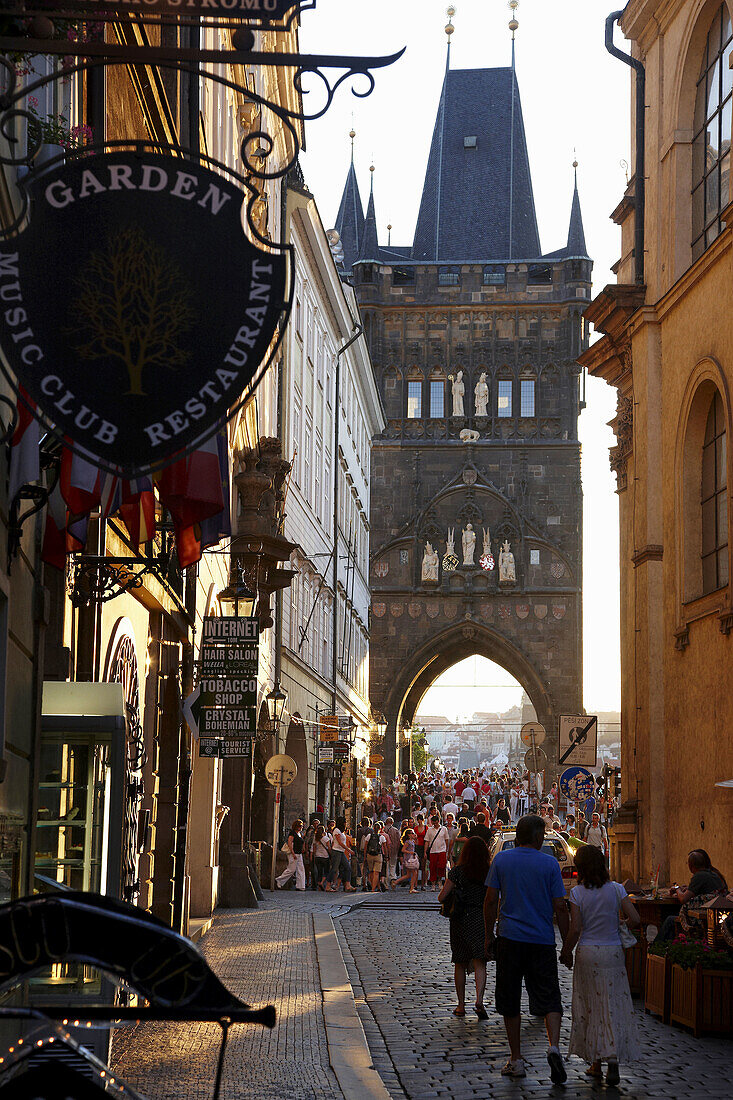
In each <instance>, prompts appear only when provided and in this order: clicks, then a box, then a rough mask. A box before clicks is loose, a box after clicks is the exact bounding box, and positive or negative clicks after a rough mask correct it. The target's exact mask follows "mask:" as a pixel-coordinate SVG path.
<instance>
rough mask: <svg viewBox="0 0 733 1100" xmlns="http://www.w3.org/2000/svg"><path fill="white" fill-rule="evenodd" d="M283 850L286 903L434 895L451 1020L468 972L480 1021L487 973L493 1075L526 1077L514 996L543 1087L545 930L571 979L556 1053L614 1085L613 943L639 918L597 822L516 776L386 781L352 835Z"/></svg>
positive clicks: (617, 1027)
mask: <svg viewBox="0 0 733 1100" xmlns="http://www.w3.org/2000/svg"><path fill="white" fill-rule="evenodd" d="M507 829H512V830H513V831H514V836H513V843H512V844H511V846H509V847H506V848H504V849H503V850H499V851H497V852H496V854H495V855H494V858H493V859H490V847H491V843H492V839H493V837H494V836H495V834H497V833H498V832H499V831H501V830H507ZM549 830H554V831H556V832H558V833H560V834H561V835H563V836H564V837H565V839H566V840H567V842H568V844H569V845H570V846H571V847H572V848H573V850H574V860H575V870H576V872H577V885H576V886H574V887H573V889H572V890H571V891H570V894H569V897H568V896H567V892H566V887H565V882H564V881H563V878H562V875H561V871H560V867H559V864H558V861H557V859H555V858H554V856H552V855H550V854H548V853H547V851H543V850H542V848H543V843H544V841H545V837H546V833H547V831H549ZM286 848H287V855H288V866H287V868H286V870H285V871H284V872H283V874H282V875H280V876H279V878H278V880H277V882H278V886H280V887H284V886H285V885H287V883H288V880H289V879H290V878H295V880H296V889H299V890H305V889H306V888H307V887H308V886H310V887H311V888H312V889H314V890H322V891H327V892H331V891H336V890H339V889H343V890H344V891H354V890H358V889H361V890H364V891H372V892H380V891H387V890H395V889H397V888H398V887H400V886H404V887H405V888H406V889H408V890H409V892H410V893H412V892H415V891H418V890H432V891H437V890H439V891H440V893H439V895H438V899H437V900H438V901H439V902H440V903H441V906H442V908H443V911H444V914H445V915H446V916H449V917H450V945H451V958H452V963H453V967H454V980H455V989H456V996H457V1004H456V1007H455V1009H454V1014H455V1015H456V1016H459V1017H464V1016H465V1015H466V983H467V975H468V973H469V971H470V972H471V973H472V974H473V976H474V981H475V994H476V995H475V1001H474V1004H473V1011H475V1013H476V1015H477V1016H478V1018H479V1019H481V1020H485V1019H487V1018H488V1013H487V1011H486V1008H485V1005H484V994H485V989H486V983H487V962H488V961H489V960H491V961H493V962H495V964H496V965H495V972H496V989H495V1003H496V1008H497V1011H498V1013H499V1014H500V1015H501V1016H503V1018H504V1025H505V1029H506V1034H507V1038H508V1043H509V1053H510V1057H509V1059H508V1061H507V1063H506V1065H505V1066H504V1068H503V1069H502V1074H503V1075H505V1076H507V1077H513V1078H521V1077H524V1076H525V1075H526V1066H525V1062H524V1058H523V1055H522V1048H521V1012H520V1004H521V995H522V986H523V985H524V987H525V988H526V991H527V994H528V997H529V1010H530V1013H531V1014H532V1015H535V1016H542V1017H544V1020H545V1026H546V1030H547V1037H548V1052H547V1061H548V1066H549V1074H550V1078H551V1080H552V1082H553V1083H556V1084H561V1083H563V1082H564V1081H565V1080H566V1078H567V1071H566V1068H565V1063H564V1059H563V1056H562V1054H561V1053H560V1049H559V1039H560V1025H561V1020H562V1013H563V1005H562V1000H561V994H560V985H559V978H558V955H557V949H556V938H555V924H556V925H557V928H558V930H559V933H560V937H561V940H562V949H561V951H560V955H559V962H560V964H562V965H565V966H566V967H568V968H569V969H572V970H573V993H572V1025H571V1032H570V1046H569V1052H570V1053H571V1054H576V1055H579V1056H580V1057H581V1058H583V1059H585V1061H586V1062H587V1063H588V1069H587V1071H586V1072H587V1073H588V1075H589V1076H590V1077H592V1078H599V1077H601V1076H602V1075H603V1064H604V1063H605V1064H606V1081H607V1083H608V1084H610V1085H615V1084H617V1083H618V1082H619V1079H620V1071H619V1065H620V1064H624V1063H628V1062H631V1061H634V1060H636V1059H637V1058H639V1057H640V1050H639V1042H638V1029H637V1026H636V1024H635V1022H634V1013H633V1006H632V1001H631V994H630V991H629V984H628V978H627V974H626V967H625V954H624V943H625V941H624V935H626V936H628V934H629V933H628V926H632V927H633V926H635V925H637V924H638V923H639V917H638V914H637V912H636V909H635V908H634V906H633V903H632V902H631V900H630V899H629V897H628V896H627V894H626V890H625V889H624V887H623V885H622V884H621V883H617V882H612V881H611V879H610V875H609V871H608V859H607V855H608V838H607V835H606V829H605V826H604V825H603V824H602V820H601V816H600V814H599V813H592V814H591V815H590V820H588V818H587V817H586V813H585V811H584V810H583V809H581V808H579V807H577V806H573V805H572V804H571V805H567V803H565V804H562V805H561V803H560V799H559V797H558V792H557V788H556V787H554V786H553V787H552V788H551V789H550V790H549V791H548V792H547V793H546V795H545V797H544V798H539V799H538V798H537V797H536V795H534V796H533V793H532V792H531V791H530V787H529V782H528V776H526V775H522V774H521V773H519V772H518V771H516V770H513V771H512V770H510V769H505V770H504V771H503V772H498V771H493V770H489V771H487V772H486V773H482V772H480V771H479V772H470V773H462V774H449V773H448V774H443V775H433V774H423V775H410V776H402V777H399V776H398V777H397V779H396V780H395V783H394V784H392V785H391V786H390V787H389V788H386V789H384V790H383V791H382V792H380V793H379V794H378V795H376V796H371V797H369V798H368V799H367V800H366V801H365V803H364V804H363V806H362V808H361V816H360V819H359V823H358V825H357V827H356V828H355V829H353V830H352V831H351V832H350V831H349V829H348V828H347V825H346V821H345V819H344V818H343V817H341V818H335V819H330V820H329V819H323V818H322V817H321V816H320V815H313V817H312V819H311V822H310V824H309V825H308V826H307V828H306V826H305V824H304V822H302V821H295V822H294V823H293V825H292V828H291V830H290V834H289V836H288V839H287V842H286ZM703 885H705V884H703Z"/></svg>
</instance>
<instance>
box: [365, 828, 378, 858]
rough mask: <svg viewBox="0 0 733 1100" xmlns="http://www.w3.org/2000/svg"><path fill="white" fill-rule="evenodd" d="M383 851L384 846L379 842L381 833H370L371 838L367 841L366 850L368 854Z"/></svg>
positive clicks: (376, 854) (374, 854)
mask: <svg viewBox="0 0 733 1100" xmlns="http://www.w3.org/2000/svg"><path fill="white" fill-rule="evenodd" d="M381 851H382V846H381V844H380V843H379V833H374V832H372V833H370V834H369V840H368V841H367V846H366V852H367V855H368V856H378V855H380V853H381Z"/></svg>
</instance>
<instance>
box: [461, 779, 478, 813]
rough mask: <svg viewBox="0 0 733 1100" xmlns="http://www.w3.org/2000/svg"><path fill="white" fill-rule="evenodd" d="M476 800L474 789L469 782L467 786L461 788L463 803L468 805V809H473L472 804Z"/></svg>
mask: <svg viewBox="0 0 733 1100" xmlns="http://www.w3.org/2000/svg"><path fill="white" fill-rule="evenodd" d="M475 801H476V791H475V790H474V788H473V786H472V785H471V783H469V784H468V786H467V787H464V788H463V805H464V806H468V808H469V810H472V809H473V804H474V802H475Z"/></svg>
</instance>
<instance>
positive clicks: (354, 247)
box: [336, 156, 364, 272]
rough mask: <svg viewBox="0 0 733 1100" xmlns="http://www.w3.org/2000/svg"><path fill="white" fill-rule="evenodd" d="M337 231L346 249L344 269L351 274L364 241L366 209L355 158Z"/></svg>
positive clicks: (347, 178) (342, 199)
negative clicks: (355, 166) (355, 167)
mask: <svg viewBox="0 0 733 1100" xmlns="http://www.w3.org/2000/svg"><path fill="white" fill-rule="evenodd" d="M336 229H337V230H338V232H339V235H340V237H341V241H342V244H343V248H344V269H345V270H346V271H347V272H350V271H351V269H352V267H353V266H354V264H355V263H356V261H357V260H358V259H359V254H360V252H361V246H362V243H363V241H364V207H363V205H362V201H361V194H360V192H359V183H358V180H357V178H356V170H355V169H354V158H353V156H352V158H351V165H350V166H349V174H348V176H347V177H346V186H345V187H344V193H343V196H342V198H341V206H340V207H339V212H338V217H337V218H336Z"/></svg>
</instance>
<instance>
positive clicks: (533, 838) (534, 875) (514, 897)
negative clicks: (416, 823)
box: [484, 814, 570, 1085]
mask: <svg viewBox="0 0 733 1100" xmlns="http://www.w3.org/2000/svg"><path fill="white" fill-rule="evenodd" d="M544 839H545V823H544V821H543V820H542V818H541V817H537V816H536V815H535V814H528V815H527V816H526V817H523V818H521V819H520V821H519V822H518V823H517V832H516V838H515V847H514V848H510V849H508V850H506V851H503V852H498V853H497V855H496V856H495V857H494V859H493V862H492V864H491V867H490V869H489V874H488V877H487V879H486V886H487V887H488V889H487V891H486V900H485V902H484V920H485V923H486V952H487V956H489V957H490V954H491V952H492V951H494V950H495V951H496V1011H497V1012H498V1013H499V1014H500V1015H501V1016H503V1017H504V1026H505V1027H506V1033H507V1038H508V1039H509V1048H510V1052H511V1057H510V1059H509V1061H508V1062H507V1064H506V1065H505V1066H504V1068H503V1070H502V1071H501V1072H502V1074H504V1076H505V1077H524V1076H526V1069H525V1066H524V1060H523V1058H522V1047H521V1022H522V1017H521V1000H522V980H524V984H525V986H526V987H527V993H528V995H529V1011H530V1012H531V1014H532V1015H533V1016H544V1017H545V1027H546V1028H547V1038H548V1040H549V1043H550V1049H549V1051H548V1054H547V1061H548V1062H549V1065H550V1077H551V1078H552V1081H553V1083H554V1084H558V1085H559V1084H562V1083H563V1082H564V1081H566V1080H567V1073H566V1071H565V1066H564V1065H563V1060H562V1055H561V1054H560V1050H559V1048H558V1043H559V1041H560V1024H561V1022H562V1001H561V1000H560V985H559V982H558V977H557V956H556V953H555V929H554V926H553V922H552V918H553V914H554V915H555V916H556V917H557V926H558V928H559V929H560V934H561V936H562V939H563V944H564V943H565V940H566V939H567V937H568V932H569V930H570V920H569V917H568V910H567V903H566V901H565V886H564V884H563V880H562V875H561V874H560V868H559V866H558V862H557V860H556V859H555V858H554V856H551V855H547V854H546V853H545V852H542V851H541V850H540V849H541V848H542V842H543V841H544ZM499 898H501V913H500V916H499V934H498V937H496V936H495V934H494V925H495V924H496V918H497V911H498V906H499Z"/></svg>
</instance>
